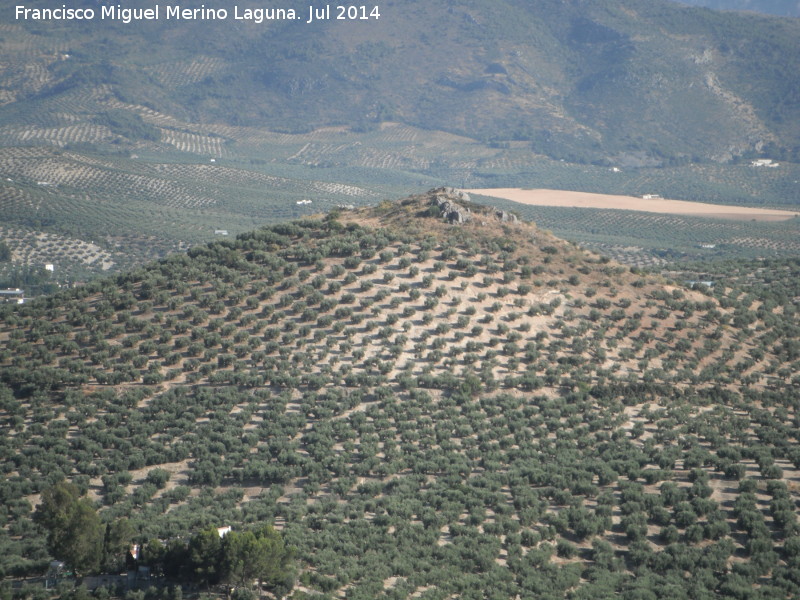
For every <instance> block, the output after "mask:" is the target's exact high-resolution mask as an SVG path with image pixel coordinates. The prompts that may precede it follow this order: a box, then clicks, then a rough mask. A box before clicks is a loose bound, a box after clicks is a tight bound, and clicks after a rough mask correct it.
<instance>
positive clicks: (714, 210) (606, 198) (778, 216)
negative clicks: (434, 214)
mask: <svg viewBox="0 0 800 600" xmlns="http://www.w3.org/2000/svg"><path fill="white" fill-rule="evenodd" d="M466 191H467V192H468V193H470V194H480V195H481V196H492V197H494V198H503V199H504V200H511V201H512V202H519V203H520V204H528V205H531V206H562V207H577V208H606V209H617V210H637V211H642V212H651V213H660V214H665V215H690V216H695V217H711V218H715V219H732V220H748V221H787V220H789V219H792V218H794V217H796V216H798V215H800V212H792V211H788V210H777V209H771V208H755V207H750V206H728V205H724V204H707V203H704V202H687V201H685V200H668V199H665V198H649V199H645V198H635V197H633V196H615V195H612V194H592V193H589V192H571V191H566V190H545V189H534V190H527V189H521V188H485V189H472V190H466Z"/></svg>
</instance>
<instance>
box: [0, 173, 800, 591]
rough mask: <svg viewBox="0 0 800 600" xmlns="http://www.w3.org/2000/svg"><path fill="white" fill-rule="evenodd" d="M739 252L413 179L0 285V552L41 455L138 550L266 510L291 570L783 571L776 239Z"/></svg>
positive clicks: (788, 356) (587, 580) (796, 549)
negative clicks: (692, 273)
mask: <svg viewBox="0 0 800 600" xmlns="http://www.w3.org/2000/svg"><path fill="white" fill-rule="evenodd" d="M739 273H740V274H742V273H748V274H749V276H748V277H744V276H743V275H741V276H740V275H737V274H736V272H735V271H729V272H728V274H727V276H726V278H725V280H724V281H722V280H720V281H719V282H718V285H716V286H714V287H713V288H711V289H709V288H706V287H702V286H701V287H700V288H699V289H688V288H687V287H684V286H683V285H682V284H678V283H675V282H668V281H665V280H663V279H661V278H660V277H658V276H654V275H648V274H643V273H641V272H639V271H638V270H637V269H631V268H627V267H623V266H621V265H619V264H616V263H614V262H613V261H609V260H608V259H606V258H603V257H601V256H599V255H596V254H593V253H591V252H587V251H586V250H583V249H581V248H579V247H577V246H576V245H574V244H571V243H568V242H565V241H563V240H559V239H557V238H555V237H554V236H553V235H552V234H550V233H548V232H546V231H544V230H542V229H540V228H537V227H536V226H535V225H534V224H532V223H525V222H521V221H520V220H519V219H518V218H517V217H516V216H515V215H514V214H512V213H509V212H506V211H503V210H499V209H495V208H491V207H487V206H482V205H479V204H476V203H474V202H471V201H470V200H469V199H468V197H466V196H465V195H464V194H463V193H461V192H458V191H457V190H452V189H445V188H443V189H437V190H433V191H431V192H430V193H428V194H421V195H415V196H411V197H408V198H405V199H403V200H400V201H397V202H383V203H381V204H380V205H379V206H377V207H374V208H367V209H357V210H336V211H333V212H329V213H328V214H326V215H317V216H315V217H310V218H306V219H303V220H299V221H294V222H290V223H284V224H278V225H272V226H268V227H265V228H262V229H259V230H256V231H252V232H249V233H244V234H241V235H239V236H238V237H237V238H236V239H235V240H225V241H219V242H215V243H211V244H208V245H206V246H201V247H196V248H193V249H191V250H190V251H189V252H188V253H186V254H182V255H176V256H173V257H171V258H168V259H166V260H162V261H160V262H158V263H152V264H150V265H148V266H146V267H144V268H141V269H137V270H135V271H131V272H128V273H126V274H123V275H120V276H118V277H115V278H110V279H103V280H98V281H95V282H92V283H91V284H88V285H86V286H83V287H81V288H78V289H76V290H71V291H69V292H62V293H59V294H57V295H55V296H52V297H50V298H43V299H40V300H38V301H36V302H34V303H32V304H31V305H28V306H22V307H19V308H15V309H6V310H3V311H2V316H3V322H2V325H1V326H0V340H2V342H3V344H2V349H0V365H2V366H0V377H1V378H2V382H3V385H2V386H0V421H1V422H2V423H3V427H4V429H6V430H7V431H8V435H6V436H4V438H3V440H2V456H3V461H2V466H3V469H4V471H5V481H4V482H3V483H2V488H0V493H1V494H2V498H3V504H4V506H5V507H6V526H5V527H4V528H3V529H2V530H0V548H2V549H3V552H2V553H0V554H2V556H3V558H2V563H0V568H1V569H2V570H3V572H4V573H5V574H24V573H32V572H37V571H38V570H40V569H42V568H43V567H44V566H45V565H46V564H47V561H48V554H47V551H46V547H45V540H44V537H43V535H42V533H41V532H40V531H39V530H37V528H36V526H35V525H34V524H33V523H32V522H31V510H32V508H33V506H35V505H36V504H38V502H39V498H40V497H39V494H40V493H41V492H42V491H43V490H44V489H46V488H47V486H48V485H49V484H51V483H53V482H54V481H57V480H58V479H59V478H60V477H66V478H67V479H69V480H71V481H73V482H75V483H76V484H78V486H79V488H80V489H82V490H83V491H85V492H86V493H87V494H88V498H90V499H91V500H92V501H93V502H96V503H97V506H99V507H101V510H100V515H101V517H102V519H103V520H105V521H106V522H110V523H111V522H115V520H117V519H120V518H121V517H127V518H128V519H129V520H130V524H131V526H132V531H131V534H132V537H133V539H134V540H135V541H138V542H141V543H143V544H144V547H145V556H147V547H148V545H150V544H153V545H156V543H155V542H151V541H148V540H153V539H154V538H160V539H162V540H170V539H175V538H181V537H185V536H187V535H190V534H192V533H196V532H197V531H199V530H200V529H202V528H204V527H208V526H213V527H218V526H222V525H232V526H233V527H234V530H241V529H243V528H251V527H253V526H255V525H259V526H260V525H262V524H264V523H273V524H274V525H275V528H276V529H277V530H278V531H279V532H280V534H281V536H282V537H283V539H284V540H285V542H286V544H287V545H288V546H292V547H294V548H295V549H296V560H297V568H298V579H297V582H296V586H295V591H294V594H295V596H294V597H304V596H303V594H306V593H307V594H309V595H311V594H317V593H319V594H322V595H323V597H329V598H333V597H346V598H380V597H386V598H411V597H413V598H446V597H460V598H486V597H491V598H495V597H496V598H513V597H515V596H517V595H519V596H520V597H553V598H555V597H565V596H568V597H572V598H597V597H603V596H609V595H614V594H621V595H622V596H623V597H648V598H650V597H656V598H658V597H670V598H680V597H699V596H703V595H705V596H711V595H713V596H715V597H722V598H728V597H730V598H739V597H745V596H746V597H756V598H775V597H785V596H786V597H788V596H792V595H797V593H798V592H800V588H798V578H797V575H798V572H800V570H799V569H800V563H798V560H800V558H799V557H800V537H798V533H799V532H800V527H798V523H797V518H796V514H795V511H794V506H796V502H797V500H798V497H797V496H798V488H797V481H798V477H800V472H798V468H800V455H798V453H797V442H798V430H797V416H796V410H797V393H796V391H797V385H798V384H800V381H798V378H797V372H798V371H799V370H800V364H798V361H799V360H800V353H799V352H798V347H797V340H798V321H797V315H798V312H797V308H798V307H797V302H798V300H797V298H798V297H799V296H798V293H800V292H798V290H797V281H799V280H800V279H798V273H800V265H798V264H797V262H796V261H784V262H773V263H762V264H761V265H760V267H758V268H755V267H752V266H747V267H746V268H744V267H743V268H742V271H740V272H739ZM700 276H702V275H700ZM762 285H763V286H764V287H763V288H762V287H759V286H762ZM150 556H151V557H152V556H153V555H150ZM150 560H152V561H154V563H153V564H154V568H156V569H158V568H166V567H165V566H164V565H163V564H162V563H159V562H158V561H159V560H162V559H158V558H151V559H150ZM742 594H744V596H743V595H742Z"/></svg>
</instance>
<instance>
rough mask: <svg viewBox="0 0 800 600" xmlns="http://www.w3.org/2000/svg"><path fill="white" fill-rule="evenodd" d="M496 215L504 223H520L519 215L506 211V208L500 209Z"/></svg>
mask: <svg viewBox="0 0 800 600" xmlns="http://www.w3.org/2000/svg"><path fill="white" fill-rule="evenodd" d="M495 215H496V216H497V218H498V219H500V220H501V221H502V222H503V223H519V219H517V215H515V214H512V213H510V212H506V211H504V210H500V209H498V210H497V212H495Z"/></svg>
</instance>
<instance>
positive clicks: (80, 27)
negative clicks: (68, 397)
mask: <svg viewBox="0 0 800 600" xmlns="http://www.w3.org/2000/svg"><path fill="white" fill-rule="evenodd" d="M78 5H80V3H79V4H78ZM132 5H135V6H146V4H144V3H132ZM14 6H15V5H14V3H12V2H10V1H4V2H2V3H0V10H1V11H2V14H3V15H5V17H6V18H5V21H6V23H7V24H8V25H7V27H6V30H4V32H3V39H2V41H1V42H0V47H1V48H2V53H0V56H2V57H3V58H2V59H0V60H1V61H2V66H3V69H2V70H0V94H2V100H3V103H4V104H3V106H2V108H0V123H2V124H3V125H4V126H8V125H9V124H13V125H15V126H19V125H20V124H30V125H31V126H39V127H43V128H45V129H48V128H49V129H53V128H59V127H69V128H71V130H75V129H76V128H78V127H84V128H86V130H87V131H88V130H91V131H101V130H102V131H107V132H110V133H111V134H113V135H114V136H116V139H117V140H118V141H122V142H124V141H125V140H129V139H135V140H139V141H148V140H151V139H153V138H157V137H158V135H159V132H158V130H157V127H165V126H168V125H169V123H170V121H169V119H170V118H177V119H180V120H183V121H190V122H194V123H224V124H227V125H229V126H230V125H233V126H240V125H248V126H253V127H261V128H267V129H270V130H276V131H287V132H288V131H292V132H297V131H309V130H312V129H314V128H318V127H323V126H331V125H342V126H347V127H351V128H358V129H361V130H369V129H370V128H374V127H376V126H377V125H378V124H379V123H381V122H386V121H396V122H402V123H405V124H409V125H414V126H418V127H422V128H425V129H433V130H442V131H448V132H451V133H456V134H460V135H466V136H469V137H471V138H476V139H479V140H483V141H486V142H492V143H506V142H509V141H514V140H517V141H519V140H522V141H525V142H527V143H529V144H530V148H531V149H532V150H533V151H535V152H537V153H541V154H546V155H549V156H552V157H556V158H564V159H566V160H572V161H581V162H589V161H592V162H602V163H611V162H613V163H622V164H629V165H633V166H636V165H658V164H664V163H682V162H687V161H693V160H713V161H726V160H729V159H731V158H733V157H736V156H741V155H746V154H748V153H750V154H752V153H761V152H764V151H765V149H767V150H769V152H770V153H771V154H772V155H774V156H776V157H778V158H793V157H795V156H796V155H797V153H798V148H800V100H798V99H800V77H799V76H798V73H800V48H799V47H798V44H797V40H798V39H800V21H796V20H793V19H778V18H764V17H756V16H753V15H749V14H744V13H723V12H713V11H708V10H703V9H697V8H690V7H686V6H680V5H678V4H675V3H672V2H666V1H662V0H646V1H645V0H609V1H606V2H594V1H587V0H575V1H571V2H563V1H561V0H541V1H539V2H535V3H531V2H523V1H521V0H503V1H499V2H488V1H479V0H473V1H470V2H463V3H452V2H446V1H445V0H433V1H431V2H426V3H424V4H421V3H420V4H416V3H415V4H412V5H409V4H407V3H405V2H402V3H401V2H396V1H390V2H387V3H385V4H383V3H382V4H381V5H380V8H379V12H380V17H379V18H376V17H377V14H375V15H372V16H370V15H367V19H366V20H355V21H348V20H344V21H340V20H337V19H335V18H332V19H331V20H326V21H320V20H318V21H315V22H314V23H311V24H306V22H305V21H306V18H307V17H306V15H307V13H308V6H307V5H303V4H301V3H299V2H295V3H294V4H292V3H287V7H288V6H294V7H295V8H296V10H297V17H298V18H297V20H293V21H289V20H271V21H268V20H264V21H263V22H262V23H260V24H259V23H256V22H254V21H252V20H251V21H243V20H241V19H235V18H234V14H233V10H232V9H231V11H230V14H229V15H228V18H227V19H224V20H221V19H217V20H208V19H205V20H202V19H195V20H177V21H176V20H174V19H172V20H167V19H166V18H164V15H163V14H162V16H161V18H160V20H158V21H142V22H132V23H129V24H124V23H121V22H114V21H109V20H104V21H100V20H99V19H98V18H95V20H94V21H80V22H79V21H63V20H54V21H49V22H45V21H33V20H31V19H28V20H16V19H14V18H13V16H14V15H15V14H16V13H15V12H14ZM86 6H91V7H94V8H95V10H96V11H98V12H99V10H100V9H99V8H98V4H97V3H86ZM147 6H149V5H147ZM182 6H183V5H182ZM186 6H194V7H199V6H200V4H199V3H186ZM239 6H240V13H243V12H244V10H245V9H247V8H253V9H255V8H259V7H260V6H261V5H260V3H254V2H247V1H244V2H241V3H239ZM262 8H263V7H262ZM254 14H255V13H254ZM334 16H335V14H334ZM4 131H6V129H5V127H0V143H2V138H3V133H4ZM87 135H88V134H87ZM26 139H27V140H28V143H30V141H31V140H33V139H35V138H31V137H28V138H26Z"/></svg>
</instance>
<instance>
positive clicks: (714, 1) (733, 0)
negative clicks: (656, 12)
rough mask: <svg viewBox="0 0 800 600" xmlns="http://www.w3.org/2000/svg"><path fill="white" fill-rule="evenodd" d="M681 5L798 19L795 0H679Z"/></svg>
mask: <svg viewBox="0 0 800 600" xmlns="http://www.w3.org/2000/svg"><path fill="white" fill-rule="evenodd" d="M680 1H681V2H682V3H683V4H692V5H694V6H706V7H708V8H714V9H718V10H749V11H756V12H762V13H767V14H772V15H780V16H784V17H800V2H797V0H680Z"/></svg>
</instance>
